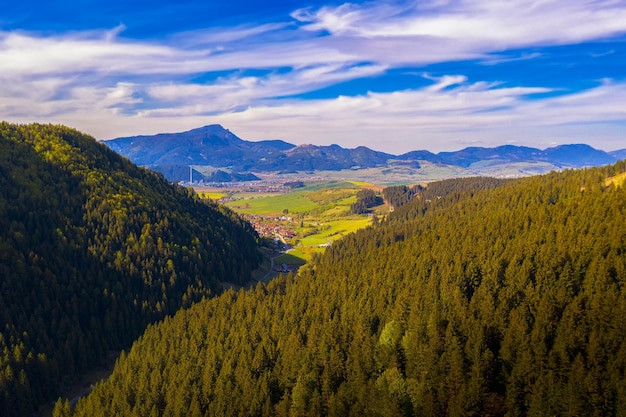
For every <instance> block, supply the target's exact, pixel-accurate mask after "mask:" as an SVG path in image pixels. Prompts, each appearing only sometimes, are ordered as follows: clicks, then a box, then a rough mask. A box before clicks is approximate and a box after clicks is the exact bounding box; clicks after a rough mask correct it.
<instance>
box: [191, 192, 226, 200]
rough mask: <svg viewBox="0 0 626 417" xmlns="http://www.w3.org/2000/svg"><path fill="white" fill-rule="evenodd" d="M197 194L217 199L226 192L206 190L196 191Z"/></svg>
mask: <svg viewBox="0 0 626 417" xmlns="http://www.w3.org/2000/svg"><path fill="white" fill-rule="evenodd" d="M198 195H199V196H200V197H202V198H210V199H211V200H219V199H220V198H223V197H225V196H226V195H227V194H226V193H214V192H208V191H200V192H198Z"/></svg>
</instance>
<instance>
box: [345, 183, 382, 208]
mask: <svg viewBox="0 0 626 417" xmlns="http://www.w3.org/2000/svg"><path fill="white" fill-rule="evenodd" d="M378 204H382V198H380V197H379V196H378V195H376V192H375V191H374V190H370V189H367V188H365V189H363V190H360V191H359V192H357V193H356V203H354V204H352V205H351V206H350V212H351V213H353V214H365V213H367V209H369V208H370V207H374V206H376V205H378Z"/></svg>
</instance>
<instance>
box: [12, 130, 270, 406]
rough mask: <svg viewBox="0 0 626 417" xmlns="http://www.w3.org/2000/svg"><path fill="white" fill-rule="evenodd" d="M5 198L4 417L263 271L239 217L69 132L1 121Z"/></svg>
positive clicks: (46, 398)
mask: <svg viewBox="0 0 626 417" xmlns="http://www.w3.org/2000/svg"><path fill="white" fill-rule="evenodd" d="M0 190H1V191H2V192H1V194H0V326H2V327H0V410H2V413H1V414H2V415H3V416H5V417H8V416H14V415H31V414H32V412H33V411H34V409H35V408H36V406H37V404H41V403H42V402H44V401H49V400H52V399H56V398H57V396H58V394H59V392H58V388H59V387H60V386H62V385H63V384H64V383H66V382H68V381H70V380H71V379H72V378H73V377H74V376H75V375H78V374H80V373H81V372H84V371H85V370H87V369H90V368H92V367H93V366H95V365H97V364H98V363H100V362H101V361H103V360H104V358H106V355H107V354H108V353H109V351H111V350H119V349H121V348H123V347H127V346H129V345H130V344H131V342H132V341H133V340H135V339H136V337H137V336H138V335H140V334H141V333H142V332H143V330H144V329H145V327H146V325H147V324H148V323H151V322H153V321H156V320H160V319H162V318H164V317H165V316H166V315H168V314H169V315H171V314H174V313H175V312H176V311H177V310H179V309H180V308H181V307H189V306H190V305H191V304H192V303H193V302H195V301H199V300H201V299H203V298H207V297H210V296H213V295H215V294H218V293H220V292H221V291H222V289H221V288H222V287H221V284H222V283H223V282H233V283H236V284H244V283H246V282H247V281H248V280H249V274H250V271H251V270H252V269H253V268H255V267H256V266H257V265H258V263H259V255H258V251H257V249H256V244H257V239H258V236H257V235H256V233H255V232H254V230H253V229H252V227H251V226H250V225H249V224H248V223H247V222H244V221H242V220H241V219H240V218H239V217H238V216H237V215H236V214H234V213H233V212H231V211H230V210H228V209H226V208H224V207H222V206H217V205H216V204H213V203H210V202H207V201H205V200H201V199H200V198H198V197H197V196H196V195H195V194H194V193H193V191H191V190H189V189H186V188H182V187H179V186H174V185H172V184H170V183H169V182H167V181H166V180H165V179H164V178H163V177H162V176H160V175H157V174H155V173H152V172H150V171H148V170H146V169H142V168H138V167H137V166H135V165H134V164H132V163H131V162H130V161H128V160H127V159H125V158H123V157H121V156H119V155H117V154H116V153H114V152H113V151H111V150H110V149H108V148H107V147H106V146H104V145H102V144H100V143H98V142H96V141H95V140H94V139H93V138H91V137H89V136H86V135H84V134H81V133H80V132H77V131H76V130H73V129H70V128H67V127H63V126H52V125H37V124H33V125H13V124H8V123H0Z"/></svg>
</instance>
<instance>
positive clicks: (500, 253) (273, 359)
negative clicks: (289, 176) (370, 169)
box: [59, 162, 626, 416]
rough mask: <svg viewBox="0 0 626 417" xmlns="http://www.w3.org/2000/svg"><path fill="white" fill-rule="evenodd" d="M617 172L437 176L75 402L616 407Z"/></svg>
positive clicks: (82, 406)
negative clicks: (295, 270)
mask: <svg viewBox="0 0 626 417" xmlns="http://www.w3.org/2000/svg"><path fill="white" fill-rule="evenodd" d="M625 170H626V164H625V163H623V162H622V163H619V164H617V165H615V166H612V167H608V168H604V169H590V170H585V171H567V172H563V173H555V174H550V175H547V176H542V177H535V178H527V179H523V180H518V181H514V182H500V181H493V180H485V181H480V180H478V179H469V180H457V181H452V182H447V183H443V184H431V185H429V187H428V188H430V191H429V192H431V193H436V194H433V195H428V198H419V199H414V200H413V201H412V202H410V203H408V204H405V205H404V206H403V207H401V209H398V210H396V211H395V212H394V213H393V215H391V216H389V218H388V219H387V220H385V221H384V222H382V223H381V224H379V225H378V226H376V227H372V228H368V229H365V230H362V231H360V232H358V233H356V234H354V235H348V236H347V237H346V238H344V239H343V240H341V241H338V242H336V243H335V244H334V245H333V246H332V247H330V248H329V249H328V250H327V251H326V253H325V254H324V255H323V256H320V257H318V258H317V259H316V260H315V261H314V262H313V264H312V265H310V266H309V267H307V268H305V269H303V270H301V272H300V274H299V275H298V276H297V277H292V276H287V277H283V278H279V279H277V280H275V281H273V282H272V283H270V284H268V285H267V286H263V285H260V284H259V285H258V286H257V287H256V288H255V289H253V290H249V291H240V292H238V293H235V292H228V293H226V294H224V295H222V296H220V297H217V298H214V299H211V300H207V301H203V302H201V303H198V304H196V305H194V306H193V307H192V308H191V309H189V310H185V311H181V312H179V313H178V314H176V315H175V316H174V317H173V318H168V319H166V320H165V321H164V322H162V323H159V324H157V325H153V326H150V327H149V329H148V330H147V331H146V332H145V334H144V335H143V336H142V337H141V339H139V340H138V341H137V342H136V343H135V344H134V346H133V348H132V349H131V350H130V352H129V353H128V355H127V356H126V355H124V356H122V357H121V358H120V359H119V361H118V363H117V366H116V369H115V371H114V373H113V375H112V376H111V378H110V379H109V380H108V381H107V382H104V383H101V384H99V385H98V386H97V387H96V388H95V390H94V391H93V392H92V394H91V395H90V396H89V397H87V398H85V399H83V400H81V401H79V402H78V404H77V406H76V409H75V410H74V413H75V415H76V416H93V415H119V416H121V415H123V416H144V415H157V416H159V415H166V416H171V415H181V416H186V415H188V416H196V415H198V416H234V415H242V416H247V415H252V416H274V415H275V416H307V415H310V416H318V415H328V416H396V415H397V416H411V415H415V416H472V415H474V416H505V415H506V416H544V415H559V416H573V415H577V416H622V415H624V410H626V388H625V385H624V379H625V376H626V375H625V374H626V342H625V341H626V322H625V321H624V317H626V288H625V287H626V189H625V188H623V187H614V186H609V187H607V186H605V185H604V184H605V182H604V179H605V178H606V177H607V176H611V175H615V174H617V173H620V172H624V171H625ZM431 187H432V188H431ZM477 189H483V191H476V190H477ZM433 196H435V197H440V198H432V197H433ZM62 406H63V404H62V403H59V413H61V412H65V411H66V410H64V409H62V408H61V407H62ZM60 415H62V414H60Z"/></svg>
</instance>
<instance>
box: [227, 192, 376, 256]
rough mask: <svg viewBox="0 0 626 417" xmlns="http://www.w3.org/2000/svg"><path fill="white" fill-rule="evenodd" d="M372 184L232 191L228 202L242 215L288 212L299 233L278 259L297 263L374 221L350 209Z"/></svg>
mask: <svg viewBox="0 0 626 417" xmlns="http://www.w3.org/2000/svg"><path fill="white" fill-rule="evenodd" d="M370 187H372V184H370V183H365V182H356V181H354V182H351V181H326V182H315V183H310V184H307V185H306V186H305V187H303V188H299V189H297V190H293V191H291V192H289V193H284V194H268V193H237V194H233V196H232V198H233V200H232V201H229V202H227V203H226V205H227V206H228V207H230V208H231V209H233V210H235V211H236V212H238V213H242V214H258V215H263V216H282V215H283V214H285V213H288V214H287V215H288V217H291V218H293V220H294V221H293V223H292V224H291V228H290V230H292V231H293V232H295V233H296V237H295V238H294V239H292V240H291V241H290V242H289V243H290V244H291V245H292V246H293V249H292V250H291V251H289V253H288V254H284V255H281V257H279V258H278V259H276V260H275V261H276V262H279V263H286V264H289V265H298V264H303V263H305V262H306V261H308V260H310V259H311V257H312V256H313V254H315V253H320V252H323V251H324V250H325V248H326V247H327V246H328V245H332V243H333V242H334V241H336V240H337V239H341V238H342V237H343V236H345V235H347V234H348V233H352V232H354V231H356V230H358V229H361V228H364V227H367V226H368V225H369V224H370V223H371V219H372V217H371V215H366V214H365V215H354V214H352V213H351V212H350V206H351V205H352V204H354V203H355V202H356V194H357V192H358V191H359V190H361V189H362V188H370ZM384 211H385V210H384V207H378V208H374V210H373V212H374V213H376V214H377V215H380V214H384Z"/></svg>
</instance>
